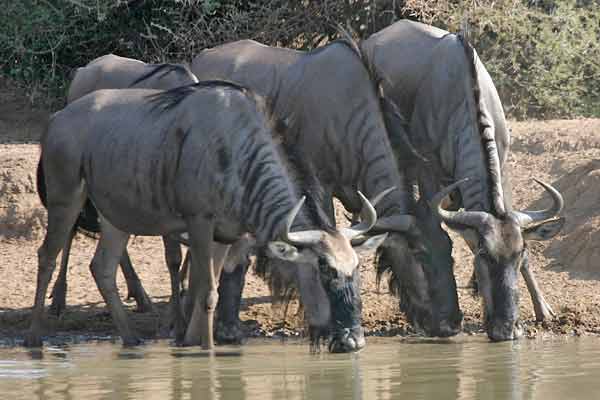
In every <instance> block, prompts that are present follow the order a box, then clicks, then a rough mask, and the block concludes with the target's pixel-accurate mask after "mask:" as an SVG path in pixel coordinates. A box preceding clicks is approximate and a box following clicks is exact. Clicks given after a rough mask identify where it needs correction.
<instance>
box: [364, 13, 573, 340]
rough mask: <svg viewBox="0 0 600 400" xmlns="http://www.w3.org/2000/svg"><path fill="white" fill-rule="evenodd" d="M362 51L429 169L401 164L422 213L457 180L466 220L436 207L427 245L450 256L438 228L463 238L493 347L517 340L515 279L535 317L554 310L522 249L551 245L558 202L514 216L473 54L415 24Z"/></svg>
mask: <svg viewBox="0 0 600 400" xmlns="http://www.w3.org/2000/svg"><path fill="white" fill-rule="evenodd" d="M361 49H362V51H363V53H364V54H365V57H366V59H367V60H368V63H369V66H370V69H371V71H372V72H373V73H374V75H376V76H377V79H379V80H380V82H381V85H382V87H383V94H384V96H385V97H388V98H390V99H392V100H393V102H394V104H396V105H398V107H399V108H400V113H401V114H402V115H403V119H404V121H399V120H396V125H397V126H400V125H404V130H407V131H408V134H409V136H410V139H411V142H412V143H413V145H414V146H415V148H416V149H417V151H418V152H419V153H420V154H422V155H423V156H424V157H425V158H426V159H428V160H429V163H427V164H424V163H423V161H422V160H419V159H413V160H412V161H409V162H407V163H406V164H405V165H404V167H405V168H407V170H408V171H412V172H410V173H409V175H410V177H409V180H410V181H411V182H412V181H418V183H419V189H420V195H421V201H420V203H421V207H422V208H423V209H427V204H426V202H425V201H426V200H431V199H432V198H433V197H434V195H435V193H436V192H437V191H438V190H440V188H441V187H443V186H445V185H448V184H451V183H453V182H457V181H462V183H461V184H460V185H458V186H454V185H453V186H452V187H453V188H457V189H459V192H458V193H453V194H454V195H455V197H453V198H452V201H453V207H452V208H454V209H458V208H460V207H462V208H464V209H465V210H466V211H465V212H463V213H460V214H458V215H456V214H451V213H447V212H443V210H441V209H438V207H433V210H431V211H428V210H427V211H424V212H422V214H421V215H420V216H419V218H420V219H421V221H420V222H421V224H420V225H423V226H425V227H429V228H430V229H431V230H432V234H431V235H430V237H437V239H436V240H437V241H438V242H439V243H440V244H442V245H440V249H442V251H443V252H445V253H447V255H448V256H449V254H450V252H451V248H452V247H451V246H452V245H451V242H450V239H449V237H448V236H447V234H446V233H445V232H444V231H443V230H442V229H441V228H440V224H439V221H440V220H443V221H445V222H446V223H447V224H448V225H449V226H450V227H452V228H455V229H457V230H458V231H459V232H461V233H462V235H463V237H464V238H465V239H466V241H467V243H468V244H469V246H470V248H471V250H472V251H473V252H474V254H475V256H476V260H475V267H476V268H475V271H476V275H477V279H478V282H479V287H480V292H481V293H482V294H483V298H484V300H485V305H486V322H487V329H488V335H489V336H490V338H492V339H498V340H502V339H512V338H516V337H517V336H519V333H520V329H519V327H518V307H517V304H518V303H517V301H518V291H517V278H518V276H517V273H518V271H519V270H521V272H522V274H523V276H524V278H525V280H526V283H527V286H528V288H529V290H530V292H531V295H532V300H533V303H534V308H535V312H536V316H537V318H538V319H540V320H541V319H546V318H549V317H550V315H551V313H552V312H551V309H550V307H549V306H548V305H547V303H546V302H545V301H544V299H543V297H542V295H541V293H540V292H539V290H538V289H537V283H536V281H535V279H534V277H533V275H532V274H531V272H530V271H529V268H528V265H527V249H526V243H525V242H524V240H526V239H528V238H535V239H537V240H543V239H548V238H551V237H552V236H554V235H555V234H556V233H557V232H558V231H559V230H560V228H561V227H562V224H563V220H562V219H554V217H555V216H556V215H557V214H558V212H560V209H561V207H562V199H561V198H560V194H559V193H558V192H556V191H555V190H553V189H552V188H550V187H548V186H546V185H543V186H544V187H545V188H546V190H547V191H548V192H549V193H550V194H551V195H552V197H553V199H554V202H555V205H554V206H553V207H552V208H551V209H550V210H546V211H544V212H517V211H515V210H513V208H512V199H511V187H510V178H509V171H508V164H507V163H506V160H507V158H508V152H509V144H510V133H509V130H508V128H507V124H506V120H505V117H504V112H503V109H502V104H501V102H500V99H499V97H498V93H497V91H496V88H495V86H494V84H493V82H492V79H491V78H490V76H489V74H488V72H487V71H486V69H485V67H484V66H483V64H482V63H481V61H480V59H479V57H478V56H477V53H476V52H475V50H474V49H473V48H472V47H471V46H470V45H469V44H468V43H467V40H466V39H465V38H464V37H462V36H460V35H454V34H450V33H448V32H446V31H443V30H440V29H437V28H434V27H431V26H428V25H424V24H421V23H416V22H411V21H400V22H397V23H395V24H393V25H391V26H389V27H387V28H385V29H383V30H382V31H380V32H377V33H375V34H373V35H372V36H371V37H369V38H368V39H367V40H366V41H364V42H362V43H361ZM391 117H392V116H390V118H391ZM391 131H392V132H393V130H391ZM393 140H394V139H393V138H392V141H393ZM399 150H401V149H399ZM464 178H469V179H468V180H467V181H464V180H463V179H464ZM445 193H449V192H445ZM438 200H441V199H438ZM438 211H442V212H438ZM471 211H474V212H477V213H470V212H471ZM384 251H385V250H384ZM444 273H446V272H444ZM429 283H430V284H432V283H434V282H432V281H429ZM434 284H435V283H434ZM400 285H404V283H403V282H400Z"/></svg>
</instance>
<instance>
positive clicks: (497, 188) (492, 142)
mask: <svg viewBox="0 0 600 400" xmlns="http://www.w3.org/2000/svg"><path fill="white" fill-rule="evenodd" d="M457 36H458V40H459V42H460V43H461V44H462V46H463V49H464V51H465V55H466V57H467V60H468V62H469V72H470V76H471V80H472V87H473V97H474V99H475V107H476V110H477V128H478V129H479V135H480V137H481V142H482V146H483V149H484V159H485V163H486V168H487V171H488V174H486V176H487V178H488V183H491V184H490V185H489V187H490V189H489V192H488V195H489V196H490V198H491V200H492V201H491V202H490V204H491V207H492V209H493V210H494V211H495V215H496V216H498V217H502V216H504V215H505V214H506V210H505V208H504V199H503V196H504V194H503V189H502V178H501V172H500V160H499V154H498V147H497V146H496V138H495V136H494V130H493V128H492V126H491V121H489V120H488V116H487V115H486V113H485V111H484V109H485V104H484V103H483V100H482V98H481V86H480V85H479V79H478V77H477V66H476V63H477V56H476V53H475V49H474V48H473V46H471V44H470V43H469V41H468V38H467V37H466V35H465V34H463V33H462V32H461V33H459V34H458V35H457Z"/></svg>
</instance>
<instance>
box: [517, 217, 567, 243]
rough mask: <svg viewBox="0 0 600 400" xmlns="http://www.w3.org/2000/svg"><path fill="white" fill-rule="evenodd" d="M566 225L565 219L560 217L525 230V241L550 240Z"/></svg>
mask: <svg viewBox="0 0 600 400" xmlns="http://www.w3.org/2000/svg"><path fill="white" fill-rule="evenodd" d="M564 225H565V218H564V217H560V218H556V219H551V220H550V221H546V222H542V223H541V224H539V225H535V226H532V227H531V228H525V229H523V239H525V240H540V241H541V240H548V239H552V238H553V237H554V236H556V235H557V234H558V233H559V232H560V230H561V229H562V227H563V226H564Z"/></svg>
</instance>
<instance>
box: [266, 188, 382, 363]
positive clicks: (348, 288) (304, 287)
mask: <svg viewBox="0 0 600 400" xmlns="http://www.w3.org/2000/svg"><path fill="white" fill-rule="evenodd" d="M359 196H360V198H361V201H362V203H363V211H362V213H361V214H362V217H363V219H362V222H361V223H359V224H357V225H354V226H352V227H350V228H342V229H339V230H337V229H331V230H310V231H300V232H291V231H290V229H291V226H292V224H293V221H294V219H295V217H296V215H297V214H298V211H299V210H300V208H301V207H302V204H303V203H304V198H302V200H300V202H299V203H298V204H297V205H296V206H295V207H294V209H293V210H292V211H291V212H290V214H289V216H288V218H287V221H286V229H285V232H284V233H283V235H282V238H281V239H282V240H280V241H272V242H269V243H268V245H267V252H266V254H267V256H268V257H270V258H277V259H280V260H284V261H288V262H292V263H294V264H295V265H296V267H295V274H296V278H297V284H298V289H299V291H300V298H301V300H302V303H303V305H304V309H305V315H306V317H307V320H308V324H309V326H310V328H311V336H313V339H315V340H318V337H319V336H321V335H320V332H327V331H330V332H331V337H332V338H331V341H330V345H329V349H330V351H332V352H349V351H356V350H359V349H361V348H362V347H364V345H365V339H364V333H363V329H362V326H361V311H362V302H361V298H360V277H359V271H358V265H359V259H358V256H357V253H361V252H365V251H372V250H375V249H376V248H377V247H378V246H379V245H380V244H381V243H382V242H383V241H384V240H385V238H386V236H387V234H383V235H378V236H374V237H371V238H369V239H364V238H363V237H362V235H364V234H365V233H366V232H367V231H369V229H371V228H372V227H373V225H374V224H375V222H376V220H377V213H376V212H375V209H374V208H373V206H372V205H371V203H370V202H369V201H368V200H367V199H366V198H365V197H364V196H363V195H362V194H361V193H359ZM315 332H316V333H317V334H314V333H315Z"/></svg>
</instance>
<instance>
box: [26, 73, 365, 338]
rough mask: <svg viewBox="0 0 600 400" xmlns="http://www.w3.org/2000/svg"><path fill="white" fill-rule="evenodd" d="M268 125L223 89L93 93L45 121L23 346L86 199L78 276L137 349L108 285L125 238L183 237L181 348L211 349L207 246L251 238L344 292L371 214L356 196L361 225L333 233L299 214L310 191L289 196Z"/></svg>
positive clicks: (240, 97) (212, 249) (247, 95)
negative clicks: (41, 206)
mask: <svg viewBox="0 0 600 400" xmlns="http://www.w3.org/2000/svg"><path fill="white" fill-rule="evenodd" d="M270 120H271V118H270V116H269V113H268V112H267V110H266V108H265V106H264V101H263V100H262V99H261V98H259V97H257V96H256V95H254V94H252V92H250V91H249V90H247V89H245V88H242V87H240V86H238V85H236V84H233V83H229V82H223V81H211V82H200V83H197V84H194V85H190V86H184V87H180V88H176V89H172V90H170V91H166V92H165V91H157V90H140V89H128V90H99V91H95V92H93V93H91V94H89V95H86V96H84V97H82V98H80V99H79V100H77V101H75V102H73V103H71V104H70V105H68V106H67V107H66V108H65V109H63V110H62V111H60V112H58V113H56V114H54V115H53V117H52V118H51V121H50V124H49V127H48V129H47V131H46V133H45V134H44V135H43V137H42V139H41V147H42V155H41V162H42V167H43V170H44V176H45V183H46V186H47V189H48V190H47V205H48V228H47V232H46V236H45V238H44V242H43V243H42V245H41V247H40V249H39V251H38V255H39V269H38V284H37V288H36V296H35V304H34V310H33V317H32V323H31V329H30V331H29V332H28V334H27V336H26V340H25V345H26V346H40V345H41V344H42V341H41V337H42V336H41V335H42V320H43V315H44V313H43V309H44V301H45V295H46V290H47V287H48V283H49V281H50V278H51V276H52V272H53V270H54V268H55V264H56V257H57V255H58V252H59V251H60V250H61V248H63V246H64V245H65V243H66V240H67V238H68V236H69V232H70V231H71V230H72V228H73V225H74V223H75V221H76V218H77V216H78V214H79V212H80V211H81V208H82V206H83V204H84V201H85V199H86V197H88V196H89V198H90V199H92V201H93V203H94V205H95V206H96V208H97V210H98V212H99V214H100V215H101V218H100V220H101V233H100V239H99V242H98V247H97V249H96V253H95V255H94V258H93V260H92V263H91V266H90V268H91V270H92V274H93V276H94V279H95V280H96V283H97V285H98V287H99V289H100V292H101V294H102V296H103V298H104V300H105V301H106V303H107V305H108V307H109V309H110V310H111V314H112V317H113V320H114V322H115V324H116V326H117V328H118V331H119V334H120V335H121V337H122V339H123V343H124V344H125V345H132V344H137V343H139V338H138V336H137V334H136V333H135V330H134V329H132V327H131V325H130V323H129V321H128V318H127V316H126V314H125V310H124V308H123V305H122V303H121V300H120V298H119V296H118V292H117V288H116V282H115V273H116V268H117V264H118V261H119V259H120V257H121V254H122V253H123V251H124V249H125V247H126V245H127V241H128V238H129V235H130V234H136V235H159V236H163V237H164V236H167V235H176V234H180V233H182V232H184V231H187V232H188V234H189V243H190V249H191V252H192V254H193V257H192V265H191V268H190V296H191V297H192V298H193V299H194V303H193V305H194V307H193V312H192V313H191V318H190V324H189V326H188V328H187V331H186V332H185V338H184V343H185V344H198V343H201V344H202V345H203V347H205V348H212V347H213V337H212V336H213V334H212V332H213V329H212V317H213V315H214V309H215V306H216V302H217V300H218V295H217V291H216V288H217V283H218V281H217V280H218V279H219V274H220V268H219V262H218V260H219V259H220V258H222V257H223V256H224V255H225V254H226V249H227V246H224V245H216V244H213V240H216V241H217V242H220V243H224V244H227V243H232V242H234V241H236V240H237V239H238V238H240V236H241V235H243V234H244V233H251V234H253V235H254V237H255V239H256V242H257V246H258V247H259V248H265V249H266V250H265V252H266V253H267V254H268V256H269V257H276V258H280V259H283V260H287V261H293V262H295V263H299V264H301V266H299V267H298V268H302V269H315V270H318V271H319V272H320V274H321V276H326V277H331V278H329V279H333V281H334V282H336V283H337V284H339V285H341V287H340V288H339V289H340V290H345V287H344V285H343V282H344V281H345V280H346V279H350V277H351V276H353V275H354V274H355V270H356V269H357V265H358V257H357V255H356V253H355V251H354V250H353V249H352V247H351V242H350V240H351V239H352V237H353V236H355V235H357V234H358V235H360V234H364V233H366V232H367V231H368V230H369V229H370V228H371V227H372V226H373V225H374V224H375V221H376V212H375V210H374V209H373V207H372V206H371V204H370V203H369V202H368V200H366V198H365V197H364V196H363V195H362V194H360V193H359V197H360V198H361V203H362V209H363V213H362V215H363V218H364V222H362V223H361V224H359V225H358V226H356V227H355V228H354V229H352V230H340V231H338V230H336V229H335V228H334V227H333V226H329V225H327V224H326V222H324V221H323V220H322V219H320V218H319V217H318V215H316V214H315V213H311V212H310V209H309V208H307V207H302V205H303V203H304V200H305V198H307V199H308V200H311V196H310V193H306V196H307V197H304V196H303V197H300V196H301V195H300V193H301V192H303V191H305V190H304V189H305V188H303V187H301V186H300V187H299V186H298V184H296V183H295V179H296V178H298V177H299V176H298V175H297V171H296V170H295V169H294V167H293V165H292V164H291V163H289V162H284V160H283V159H282V157H281V155H280V152H279V150H278V145H277V144H276V143H275V142H274V140H273V136H274V134H273V132H272V127H273V125H272V124H271V123H270ZM213 260H214V261H215V262H214V264H213ZM333 286H335V285H333ZM174 298H178V296H174ZM320 304H321V305H322V306H323V307H322V309H321V310H320V314H319V315H318V316H314V319H315V321H316V323H317V324H320V325H322V326H326V325H328V323H329V318H330V315H331V311H330V309H329V308H328V307H327V306H326V305H327V304H328V302H327V298H324V299H323V301H322V302H321V303H320ZM175 309H179V307H176V308H175Z"/></svg>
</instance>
